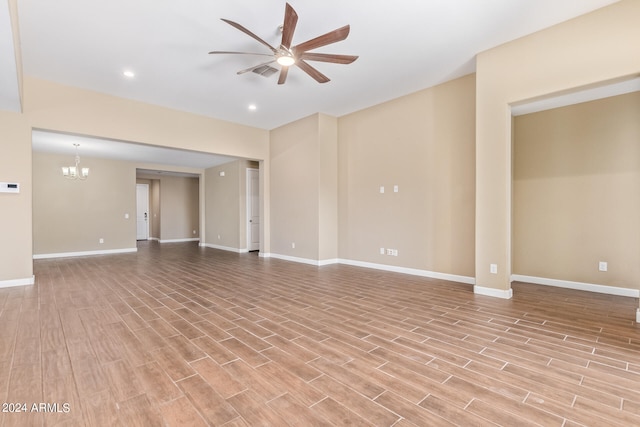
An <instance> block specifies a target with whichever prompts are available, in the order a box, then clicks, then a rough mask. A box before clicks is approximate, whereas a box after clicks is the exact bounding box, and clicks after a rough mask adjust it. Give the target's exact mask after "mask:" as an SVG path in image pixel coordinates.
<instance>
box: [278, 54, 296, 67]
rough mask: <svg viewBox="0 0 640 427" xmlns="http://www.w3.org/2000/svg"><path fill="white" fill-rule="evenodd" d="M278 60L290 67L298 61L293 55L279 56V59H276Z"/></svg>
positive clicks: (279, 62)
mask: <svg viewBox="0 0 640 427" xmlns="http://www.w3.org/2000/svg"><path fill="white" fill-rule="evenodd" d="M276 61H277V62H278V64H280V65H282V66H283V67H289V66H291V65H293V64H295V63H296V60H295V58H294V57H293V56H291V55H281V56H278V59H276Z"/></svg>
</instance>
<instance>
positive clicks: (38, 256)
mask: <svg viewBox="0 0 640 427" xmlns="http://www.w3.org/2000/svg"><path fill="white" fill-rule="evenodd" d="M137 251H138V248H125V249H107V250H103V251H82V252H60V253H55V254H34V255H33V259H47V258H67V257H76V256H88V255H109V254H122V253H129V252H137Z"/></svg>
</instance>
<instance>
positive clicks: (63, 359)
mask: <svg viewBox="0 0 640 427" xmlns="http://www.w3.org/2000/svg"><path fill="white" fill-rule="evenodd" d="M34 270H35V273H36V274H35V276H36V283H35V285H33V286H22V287H13V288H5V289H0V324H1V325H2V328H3V333H2V335H0V384H2V385H3V386H2V389H1V390H0V394H2V398H1V400H2V402H5V406H4V407H3V411H2V414H1V415H2V418H1V420H0V425H2V426H3V427H8V426H16V425H19V426H25V425H38V426H39V425H44V426H51V425H65V426H81V425H93V426H107V425H108V426H114V425H122V426H134V425H140V426H154V425H158V426H162V425H169V426H184V425H189V426H196V425H213V426H256V425H272V426H285V425H291V426H302V425H314V426H316V425H318V426H319V425H372V426H398V427H399V426H414V425H415V426H426V425H429V426H433V425H504V426H515V425H517V426H525V425H544V426H576V425H625V426H629V425H640V351H639V350H640V335H639V333H638V329H637V327H635V326H634V325H633V322H632V320H630V319H632V318H633V313H634V311H635V309H636V300H635V298H628V297H619V296H611V295H604V294H594V293H587V292H583V291H575V290H568V289H560V288H549V287H544V286H539V285H530V284H524V283H514V285H513V286H514V289H515V291H516V292H514V296H513V299H511V300H503V299H497V298H491V297H486V296H481V295H476V294H474V293H473V290H472V287H471V286H470V285H466V284H459V283H453V282H445V281H440V280H435V279H429V278H423V277H417V276H410V275H403V274H399V273H391V272H384V271H378V270H373V269H364V268H359V267H354V266H346V265H329V266H324V267H316V266H310V265H305V264H299V263H292V262H288V261H283V260H277V259H269V258H261V257H258V256H257V255H256V254H255V253H245V254H237V253H232V252H225V251H220V250H217V249H211V248H201V247H198V244H197V243H195V242H189V243H172V244H159V243H158V242H152V241H150V242H140V243H139V248H138V252H137V253H134V254H116V255H103V256H94V257H79V258H60V259H47V260H35V261H34ZM34 404H35V406H34ZM43 404H44V405H43ZM18 411H19V412H18Z"/></svg>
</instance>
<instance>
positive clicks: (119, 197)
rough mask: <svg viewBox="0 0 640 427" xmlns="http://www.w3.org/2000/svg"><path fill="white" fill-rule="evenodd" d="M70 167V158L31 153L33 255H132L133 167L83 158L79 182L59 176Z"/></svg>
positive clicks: (126, 164)
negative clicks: (83, 177)
mask: <svg viewBox="0 0 640 427" xmlns="http://www.w3.org/2000/svg"><path fill="white" fill-rule="evenodd" d="M72 162H73V157H72V156H64V155H59V154H50V153H41V152H33V253H34V255H51V254H61V253H69V252H85V251H106V250H116V249H118V250H121V249H135V247H136V192H135V180H136V170H135V166H134V165H133V164H131V163H128V162H122V161H114V160H107V159H97V158H90V157H84V156H83V157H82V163H81V166H82V167H88V168H90V176H89V178H88V179H87V180H86V181H79V180H68V179H65V178H64V177H63V176H62V173H61V168H62V166H69V164H70V163H72ZM125 214H128V215H129V218H128V219H127V218H125ZM101 238H102V239H104V243H102V244H101V243H99V239H101Z"/></svg>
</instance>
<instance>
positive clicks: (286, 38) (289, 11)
mask: <svg viewBox="0 0 640 427" xmlns="http://www.w3.org/2000/svg"><path fill="white" fill-rule="evenodd" d="M222 20H223V21H224V22H226V23H227V24H229V25H231V26H232V27H235V28H237V29H238V30H240V31H242V32H243V33H245V34H247V35H248V36H250V37H252V38H253V39H255V40H257V41H258V42H260V43H261V44H263V45H264V46H266V47H268V48H269V50H270V51H271V53H270V54H267V53H252V52H230V51H213V52H209V53H210V54H234V55H259V56H269V57H271V59H270V60H269V61H267V62H264V63H261V64H258V65H255V66H253V67H249V68H247V69H244V70H240V71H238V74H244V73H247V72H250V71H254V70H260V69H263V70H264V69H265V67H268V66H269V64H272V63H274V62H276V63H278V64H280V65H281V66H282V68H281V69H280V77H279V78H278V84H279V85H281V84H284V82H285V81H286V80H287V74H288V73H289V67H291V66H294V65H295V66H297V67H298V68H300V69H301V70H302V71H304V72H305V73H307V74H308V75H309V76H311V77H312V78H313V79H315V80H316V81H317V82H318V83H326V82H328V81H329V78H328V77H327V76H325V75H324V74H322V73H321V72H320V71H318V70H317V69H316V68H314V67H312V66H311V65H309V63H308V62H307V61H320V62H331V63H335V64H351V63H352V62H353V61H355V60H356V59H358V57H357V56H353V55H334V54H329V53H313V52H309V51H310V50H314V49H317V48H319V47H322V46H326V45H328V44H332V43H336V42H339V41H342V40H344V39H346V38H347V36H348V35H349V30H350V28H351V27H350V26H349V25H345V26H344V27H341V28H338V29H336V30H333V31H329V32H328V33H326V34H323V35H321V36H318V37H316V38H313V39H311V40H307V41H306V42H304V43H300V44H298V45H295V46H291V42H292V41H293V33H294V32H295V29H296V24H297V23H298V14H297V13H296V11H295V10H294V9H293V7H291V5H290V4H289V3H287V4H286V7H285V10H284V23H283V24H282V40H281V42H280V46H279V47H277V48H275V47H273V46H271V45H270V44H269V43H267V42H266V41H264V40H263V39H261V38H260V37H258V36H257V35H255V34H254V33H252V32H251V31H249V30H248V29H246V28H245V27H243V26H242V25H240V24H238V23H237V22H233V21H230V20H228V19H224V18H222ZM273 72H275V71H273ZM259 74H262V73H259Z"/></svg>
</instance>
